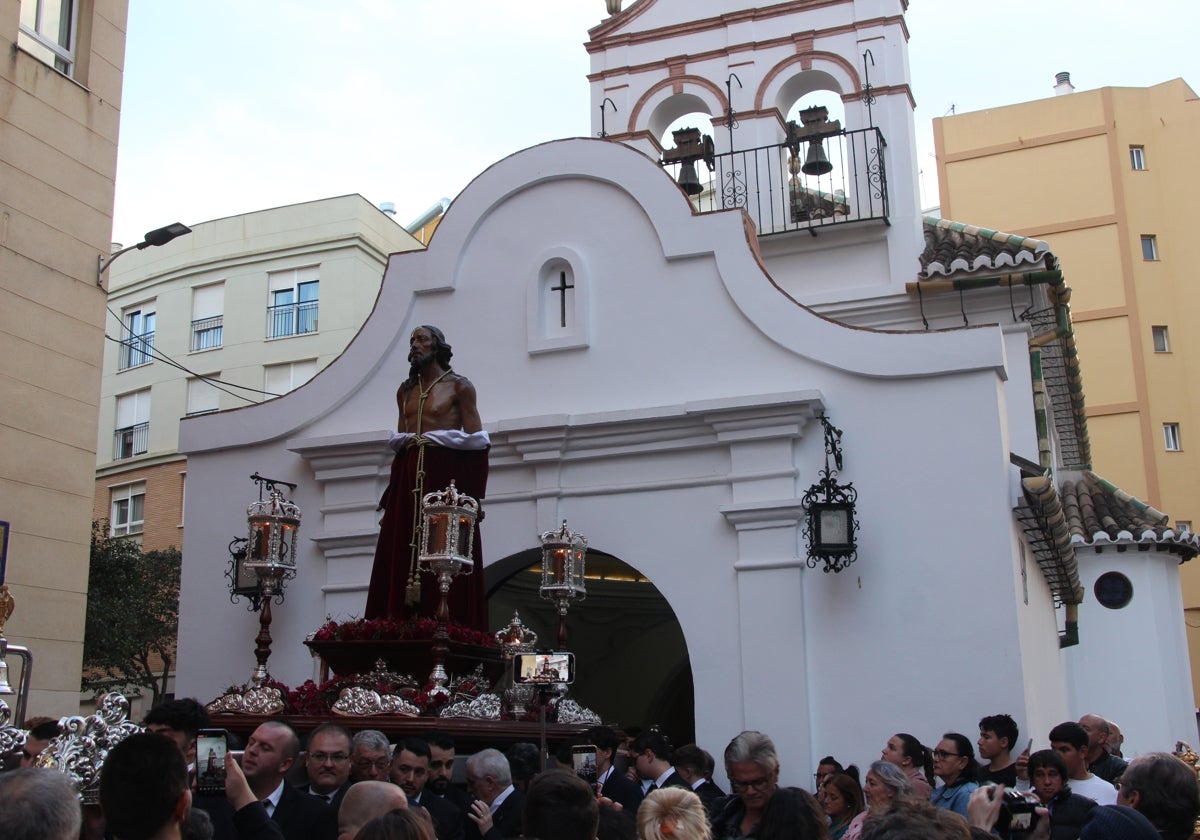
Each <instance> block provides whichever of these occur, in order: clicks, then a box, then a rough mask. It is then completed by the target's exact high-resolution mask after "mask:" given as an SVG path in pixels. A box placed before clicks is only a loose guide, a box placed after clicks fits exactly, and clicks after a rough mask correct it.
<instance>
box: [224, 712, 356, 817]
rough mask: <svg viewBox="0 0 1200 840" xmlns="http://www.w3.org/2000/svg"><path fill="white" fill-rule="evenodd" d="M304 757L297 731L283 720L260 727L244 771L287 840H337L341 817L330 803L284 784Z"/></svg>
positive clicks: (249, 746) (250, 745)
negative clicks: (296, 764)
mask: <svg viewBox="0 0 1200 840" xmlns="http://www.w3.org/2000/svg"><path fill="white" fill-rule="evenodd" d="M299 755H300V738H299V736H297V735H296V730H294V729H292V727H291V726H289V725H288V724H287V723H285V722H284V721H282V720H269V721H267V722H266V723H263V724H260V725H259V727H258V728H257V729H255V730H254V732H252V733H251V734H250V739H249V740H248V741H247V742H246V752H245V754H244V755H243V756H242V769H243V770H244V771H245V774H246V781H248V782H249V783H250V789H251V790H252V791H254V795H255V797H256V798H257V799H258V800H259V801H261V802H262V803H263V805H264V806H265V807H266V809H267V814H268V816H270V818H271V819H272V820H274V821H275V822H276V823H278V824H279V828H280V829H281V830H282V831H283V836H284V840H334V838H336V837H337V813H336V812H335V811H334V810H333V808H331V807H330V806H329V805H328V804H327V803H325V802H322V801H321V800H320V799H318V798H317V797H315V796H310V795H309V794H307V793H304V792H302V791H300V790H297V789H296V788H294V787H292V786H291V785H289V784H287V783H286V782H285V781H284V777H285V776H286V775H287V772H288V770H290V769H291V767H292V765H293V764H294V763H295V761H296V758H297V757H298V756H299Z"/></svg>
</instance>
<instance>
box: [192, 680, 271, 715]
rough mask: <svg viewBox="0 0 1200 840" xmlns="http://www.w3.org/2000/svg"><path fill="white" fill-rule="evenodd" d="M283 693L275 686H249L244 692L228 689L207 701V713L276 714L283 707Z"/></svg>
mask: <svg viewBox="0 0 1200 840" xmlns="http://www.w3.org/2000/svg"><path fill="white" fill-rule="evenodd" d="M284 706H285V704H284V702H283V694H282V693H281V692H280V691H279V689H277V688H272V687H270V686H265V687H262V688H250V689H247V690H246V691H245V692H244V693H239V692H238V691H236V690H234V691H230V692H229V693H228V694H225V695H223V696H221V697H218V698H217V699H216V700H214V701H212V702H211V703H209V704H208V705H207V706H206V707H205V708H206V709H207V710H208V713H209V714H212V715H219V714H235V715H236V714H243V715H277V714H279V713H280V712H282V711H283V709H284Z"/></svg>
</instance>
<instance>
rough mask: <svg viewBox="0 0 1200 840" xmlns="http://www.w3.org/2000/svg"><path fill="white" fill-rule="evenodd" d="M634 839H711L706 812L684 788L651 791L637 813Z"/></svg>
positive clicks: (696, 799)
mask: <svg viewBox="0 0 1200 840" xmlns="http://www.w3.org/2000/svg"><path fill="white" fill-rule="evenodd" d="M637 830H638V840H711V837H712V831H711V830H710V829H709V827H708V814H707V812H706V811H705V810H704V803H702V802H701V801H700V797H699V796H697V795H696V794H694V793H692V791H690V790H688V789H687V788H679V787H665V788H659V789H658V790H652V791H650V793H649V794H648V795H647V796H646V798H645V799H644V800H643V801H642V804H641V806H640V807H639V808H638V812H637Z"/></svg>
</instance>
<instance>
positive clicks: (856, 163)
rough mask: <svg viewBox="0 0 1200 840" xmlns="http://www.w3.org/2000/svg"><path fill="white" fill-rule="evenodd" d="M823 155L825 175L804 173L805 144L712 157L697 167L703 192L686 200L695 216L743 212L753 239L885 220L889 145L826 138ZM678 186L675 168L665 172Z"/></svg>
mask: <svg viewBox="0 0 1200 840" xmlns="http://www.w3.org/2000/svg"><path fill="white" fill-rule="evenodd" d="M820 143H821V148H822V150H823V152H824V155H825V157H826V158H827V159H828V161H829V164H830V170H829V171H828V172H827V173H825V174H821V175H807V174H805V173H804V172H803V171H802V167H803V165H804V163H805V161H806V160H807V159H808V151H809V144H808V142H807V141H804V142H801V143H800V145H799V147H798V148H796V149H794V150H793V149H791V148H789V147H788V146H787V145H779V146H760V147H759V148H757V149H745V150H739V151H734V152H724V153H722V154H719V155H716V156H715V159H714V164H715V166H714V169H713V170H712V171H711V172H710V171H708V168H707V167H706V166H705V165H704V163H703V162H702V161H697V162H696V164H695V166H696V171H697V173H698V174H699V177H700V184H701V187H702V192H701V193H700V194H699V195H696V196H694V197H693V198H692V202H693V203H694V204H695V205H696V207H697V209H699V211H700V212H701V213H711V212H714V211H716V210H728V209H731V208H734V207H741V208H744V209H745V210H746V212H747V213H749V214H750V218H751V219H753V221H754V224H755V226H756V227H757V229H758V234H759V236H769V235H771V234H777V233H787V232H789V231H796V230H809V231H812V232H813V233H814V234H815V233H816V228H819V227H824V226H826V225H837V224H845V223H847V222H865V221H871V220H877V221H882V222H887V221H888V192H887V172H886V168H885V166H884V150H885V149H886V148H887V142H886V141H885V140H884V139H883V134H882V133H881V132H880V131H879V129H878V128H862V129H856V130H854V131H843V132H839V133H837V134H833V135H830V136H827V137H824V138H822V139H821V141H820ZM667 169H668V171H670V172H671V174H672V175H673V176H674V177H675V178H676V179H678V177H679V166H678V165H675V166H668V167H667Z"/></svg>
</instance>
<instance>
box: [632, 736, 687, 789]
mask: <svg viewBox="0 0 1200 840" xmlns="http://www.w3.org/2000/svg"><path fill="white" fill-rule="evenodd" d="M672 752H673V750H672V748H671V742H670V741H669V740H667V736H666V735H663V734H662V733H661V732H659V731H658V730H657V729H655V728H651V729H650V731H649V732H644V733H642V734H641V735H639V736H637V738H635V739H634V741H633V743H632V744H631V745H630V747H629V754H630V755H631V756H632V757H633V766H634V768H635V769H636V770H637V774H638V776H639V777H641V778H642V779H643V780H644V781H647V782H649V783H650V784H649V785H648V786H647V787H646V792H647V793H649V792H650V791H652V790H657V789H658V788H665V787H681V788H690V786H689V785H688V783H687V782H686V781H684V779H683V776H680V775H679V773H677V772H676V771H675V768H674V767H673V766H671V755H672Z"/></svg>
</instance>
